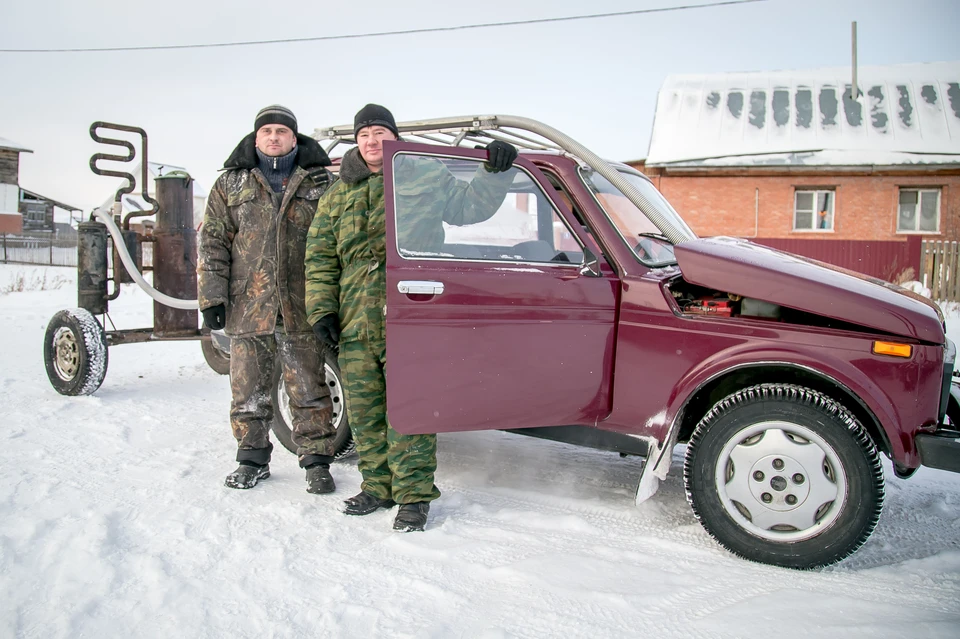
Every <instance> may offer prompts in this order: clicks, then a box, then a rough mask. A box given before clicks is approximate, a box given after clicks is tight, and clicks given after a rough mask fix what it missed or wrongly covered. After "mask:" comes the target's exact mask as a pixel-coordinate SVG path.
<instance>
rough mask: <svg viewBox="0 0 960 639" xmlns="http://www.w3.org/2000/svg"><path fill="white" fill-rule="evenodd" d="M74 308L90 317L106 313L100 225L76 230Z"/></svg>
mask: <svg viewBox="0 0 960 639" xmlns="http://www.w3.org/2000/svg"><path fill="white" fill-rule="evenodd" d="M77 304H78V305H79V306H80V308H85V309H87V310H88V311H90V313H92V314H93V315H102V314H103V313H106V312H107V227H106V226H104V225H103V224H101V223H100V222H81V223H80V224H79V225H78V227H77Z"/></svg>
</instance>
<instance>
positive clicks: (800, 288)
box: [674, 237, 944, 344]
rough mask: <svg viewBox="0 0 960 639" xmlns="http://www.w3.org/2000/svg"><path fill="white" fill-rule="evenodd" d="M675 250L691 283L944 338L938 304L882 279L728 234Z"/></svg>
mask: <svg viewBox="0 0 960 639" xmlns="http://www.w3.org/2000/svg"><path fill="white" fill-rule="evenodd" d="M674 251H675V253H676V257H677V263H678V264H679V265H680V270H681V271H682V272H683V278H684V279H685V280H686V281H687V282H690V283H691V284H696V285H698V286H704V287H707V288H713V289H717V290H720V291H725V292H727V293H735V294H737V295H742V296H744V297H751V298H754V299H758V300H763V301H765V302H772V303H774V304H779V305H780V306H787V307H790V308H795V309H798V310H802V311H807V312H809V313H815V314H817V315H822V316H824V317H829V318H831V319H836V320H842V321H844V322H849V323H851V324H858V325H861V326H865V327H868V328H872V329H874V330H877V331H882V332H884V333H888V334H891V335H899V336H902V337H910V338H914V339H918V340H922V341H925V342H930V343H934V344H943V343H944V334H943V327H942V324H941V317H940V313H939V310H938V309H937V306H936V305H935V304H933V302H931V301H930V300H927V299H926V298H924V297H921V296H919V295H916V294H914V293H911V292H909V291H907V290H905V289H903V288H900V287H899V286H894V285H893V284H889V283H887V282H884V281H882V280H878V279H874V278H871V277H867V276H865V275H860V274H858V273H854V272H853V271H848V270H846V269H842V268H839V267H836V266H832V265H830V264H825V263H823V262H819V261H817V260H812V259H809V258H805V257H800V256H798V255H793V254H791V253H784V252H783V251H778V250H776V249H772V248H768V247H766V246H761V245H759V244H754V243H753V242H748V241H747V240H740V239H734V238H729V237H713V238H702V239H696V240H691V241H689V242H683V243H682V244H678V245H676V246H675V247H674Z"/></svg>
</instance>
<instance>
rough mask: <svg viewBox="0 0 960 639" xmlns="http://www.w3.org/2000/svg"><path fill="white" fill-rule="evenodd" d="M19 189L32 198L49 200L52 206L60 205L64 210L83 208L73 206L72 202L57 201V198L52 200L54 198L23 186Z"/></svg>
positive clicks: (79, 209)
mask: <svg viewBox="0 0 960 639" xmlns="http://www.w3.org/2000/svg"><path fill="white" fill-rule="evenodd" d="M20 191H21V192H22V193H26V194H27V195H29V196H31V197H32V198H33V199H36V200H44V201H45V202H50V203H52V204H53V205H54V206H57V207H60V208H61V209H64V210H67V211H82V210H83V209H81V208H80V207H79V206H73V205H72V204H65V203H63V202H58V201H57V200H54V199H52V198H49V197H47V196H45V195H40V194H39V193H37V192H35V191H29V190H27V189H25V188H23V187H20Z"/></svg>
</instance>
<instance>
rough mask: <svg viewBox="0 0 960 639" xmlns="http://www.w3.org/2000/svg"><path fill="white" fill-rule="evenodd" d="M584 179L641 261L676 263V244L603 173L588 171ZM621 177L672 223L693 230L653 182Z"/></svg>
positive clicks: (648, 262)
mask: <svg viewBox="0 0 960 639" xmlns="http://www.w3.org/2000/svg"><path fill="white" fill-rule="evenodd" d="M580 175H581V178H582V179H583V181H584V184H586V185H587V188H589V189H590V191H591V193H593V195H594V197H596V199H597V202H598V203H599V204H600V208H602V209H603V211H604V213H605V214H606V216H607V217H608V218H609V219H610V222H611V223H613V225H614V226H615V227H616V228H617V230H618V231H619V232H620V236H621V237H622V238H623V240H624V241H625V242H626V243H627V245H628V246H629V247H630V249H631V250H632V251H633V253H634V255H636V256H637V259H639V260H640V261H641V262H643V263H644V264H647V265H650V266H660V265H664V264H673V263H676V257H675V256H674V253H673V244H672V243H671V242H670V240H668V239H667V238H666V237H664V235H663V234H662V232H661V230H660V229H659V228H657V226H656V225H655V224H654V223H653V222H652V221H651V220H650V219H649V218H648V217H647V216H646V215H645V214H644V213H643V211H641V210H640V209H638V208H637V207H636V205H635V204H633V202H631V201H630V200H628V199H627V198H626V196H624V195H623V193H621V192H620V190H619V189H617V188H616V187H615V186H613V185H612V184H610V182H609V181H608V180H607V179H606V178H605V177H603V176H602V175H600V174H599V173H597V172H595V171H593V170H591V169H587V168H585V169H581V173H580ZM621 175H623V177H624V178H626V179H627V180H629V182H630V184H632V185H633V186H634V187H635V188H637V189H638V190H639V191H640V192H641V193H642V194H643V196H644V197H646V198H647V200H648V201H649V202H650V203H651V204H652V205H653V206H655V207H656V208H657V211H658V212H660V214H661V215H663V216H664V217H665V218H667V219H668V220H670V221H671V222H672V223H673V224H674V225H675V226H676V228H680V229H686V230H689V227H688V226H687V225H686V223H685V222H684V221H683V220H682V219H681V218H680V215H679V214H678V213H677V212H676V211H675V210H674V209H673V207H672V206H670V203H669V202H667V200H666V199H665V198H664V197H663V196H662V195H661V194H660V192H659V191H657V189H656V188H655V187H654V186H653V184H651V183H650V182H649V180H646V179H644V178H643V177H641V176H639V175H635V174H633V173H629V172H626V171H621ZM690 234H691V235H692V234H693V232H692V231H690Z"/></svg>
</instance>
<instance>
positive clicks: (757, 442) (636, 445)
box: [316, 116, 960, 568]
mask: <svg viewBox="0 0 960 639" xmlns="http://www.w3.org/2000/svg"><path fill="white" fill-rule="evenodd" d="M399 128H400V132H401V136H402V137H403V140H404V141H401V142H391V143H386V144H385V145H384V149H385V152H384V155H385V182H386V201H387V216H386V218H387V222H386V224H387V228H386V233H387V255H386V268H387V305H386V307H385V308H384V309H383V311H384V313H385V315H386V320H387V351H388V352H389V354H390V356H389V359H388V362H387V370H388V374H387V383H388V389H389V391H388V395H387V396H388V411H389V414H390V419H391V423H392V425H393V427H394V428H396V429H397V430H398V431H400V432H403V433H443V432H455V431H469V430H482V429H502V430H508V431H511V432H516V433H523V434H528V435H533V436H536V437H542V438H547V439H553V440H559V441H564V442H571V443H574V444H579V445H584V446H590V447H594V448H599V449H606V450H611V451H616V452H619V453H624V454H630V455H640V456H643V457H644V458H646V463H645V464H644V467H643V471H642V476H641V478H640V481H639V490H638V494H637V501H638V502H640V501H642V500H643V499H646V498H647V497H649V496H650V495H652V494H653V493H654V491H655V490H656V487H657V484H658V482H659V481H660V480H662V479H664V478H665V477H666V475H667V473H668V471H669V470H670V462H671V456H672V455H671V453H672V450H673V448H674V447H675V446H676V445H677V444H682V443H685V444H687V448H686V456H685V460H684V464H683V476H684V483H685V485H686V491H687V497H688V500H689V501H690V504H691V505H692V507H693V510H694V513H695V514H696V516H697V518H698V519H699V520H700V522H701V523H702V524H703V526H704V527H705V528H706V530H707V531H708V532H709V533H710V534H711V535H712V536H713V537H714V538H716V539H717V541H718V542H719V543H720V544H722V545H723V546H724V547H726V548H727V549H729V550H730V551H732V552H734V553H736V554H738V555H740V556H742V557H745V558H747V559H751V560H755V561H760V562H765V563H770V564H776V565H780V566H786V567H791V568H814V567H819V566H824V565H828V564H831V563H834V562H837V561H839V560H841V559H843V558H844V557H846V556H848V555H850V554H851V553H853V552H854V551H855V550H857V548H859V547H860V546H861V545H862V544H863V543H864V542H865V541H866V540H867V538H868V536H869V535H870V534H871V532H872V531H873V529H874V527H875V526H876V524H877V521H878V519H879V517H880V511H881V508H882V503H883V492H884V478H883V469H882V466H881V460H880V455H881V454H883V455H886V456H888V457H889V458H890V459H891V460H892V461H893V468H894V470H895V473H896V474H897V476H899V477H902V478H906V477H908V476H910V475H911V474H912V473H913V472H914V471H915V470H916V469H917V468H918V467H920V466H921V465H927V466H933V467H938V468H944V469H947V470H951V471H960V453H958V450H960V439H957V438H958V437H960V433H957V432H955V431H953V430H949V428H948V426H946V425H944V423H945V422H947V420H946V419H945V414H946V412H947V407H948V403H949V389H950V380H951V373H952V370H953V365H954V358H955V349H954V346H953V344H952V342H950V341H949V340H947V339H946V338H945V335H944V328H945V327H944V321H943V317H942V315H941V313H940V311H939V309H938V307H937V306H936V305H935V304H933V303H931V302H930V301H929V300H927V299H924V298H922V297H919V296H917V295H914V294H912V293H909V292H907V291H906V290H904V289H902V288H900V287H897V286H894V285H891V284H888V283H886V282H881V281H879V280H874V279H870V278H867V277H864V276H861V275H858V274H855V273H852V272H849V271H844V270H841V269H837V268H834V267H831V266H828V265H826V264H822V263H819V262H815V261H812V260H809V259H805V258H801V257H798V256H795V255H791V254H788V253H783V252H780V251H776V250H772V249H769V248H765V247H762V246H759V245H756V244H752V243H750V242H748V241H745V240H739V239H732V238H698V237H697V236H696V235H695V234H694V233H693V232H692V231H691V230H690V229H689V227H687V225H686V224H685V223H684V222H683V220H682V219H681V218H680V216H679V215H678V214H677V213H676V212H675V211H674V210H673V208H672V207H671V206H670V204H669V203H668V202H667V201H666V200H665V199H664V198H663V197H662V196H661V195H660V194H659V192H658V191H657V190H656V189H655V188H654V187H653V185H652V184H651V182H650V181H649V180H648V179H647V178H646V177H644V176H643V175H642V174H640V173H638V172H637V171H635V170H633V169H631V168H630V167H627V166H625V165H619V164H611V163H607V162H604V161H602V160H600V159H599V158H597V157H596V156H595V155H594V154H592V153H591V152H590V151H589V150H587V149H585V148H584V147H582V146H581V145H579V144H578V143H576V142H575V141H573V140H571V139H570V138H568V137H566V136H565V135H563V134H562V133H560V132H558V131H556V130H554V129H551V128H549V127H547V126H545V125H543V124H541V123H539V122H536V121H533V120H528V119H524V118H516V117H510V116H489V117H476V118H454V119H445V120H433V121H422V122H418V123H405V124H404V123H401V124H400V126H399ZM316 136H317V137H318V138H321V139H330V140H333V141H334V142H333V144H332V145H330V146H329V147H328V148H332V146H335V145H336V144H337V143H340V142H345V141H350V140H351V138H352V127H349V126H345V127H334V128H331V129H318V130H317V132H316ZM491 139H503V140H507V141H510V142H512V143H514V144H516V145H517V146H520V147H523V151H522V153H521V155H520V157H519V159H518V160H517V161H516V163H515V166H514V168H513V169H511V172H512V173H513V182H512V186H511V188H510V191H509V193H508V195H507V197H506V199H505V200H504V202H503V204H502V205H501V207H500V209H499V210H498V211H497V213H496V214H495V215H494V216H493V217H492V218H490V219H489V220H487V221H485V222H481V223H479V224H474V225H471V226H459V227H458V226H448V225H444V232H445V243H444V244H443V246H442V247H441V248H439V250H436V251H431V252H423V251H422V250H419V251H418V250H414V249H412V248H411V247H409V246H405V245H404V243H405V241H406V240H405V239H399V238H408V237H409V236H410V233H409V232H405V231H406V230H407V229H405V228H404V225H405V223H406V222H405V220H406V219H408V216H406V215H405V209H404V207H405V206H406V204H405V202H404V197H403V193H404V192H405V191H407V190H408V189H410V188H414V189H417V190H418V192H420V191H422V190H423V188H424V185H411V184H405V183H403V181H402V178H398V177H397V175H395V173H394V170H393V167H394V166H395V163H396V162H398V161H401V159H402V161H405V162H408V161H418V162H442V163H443V164H444V165H445V166H446V168H447V169H448V170H449V171H450V172H451V173H453V174H454V175H455V176H456V177H458V178H460V179H464V180H469V179H471V176H472V175H473V174H474V172H475V171H476V169H477V167H478V165H479V163H481V162H483V160H484V152H483V151H481V150H476V149H475V148H474V147H475V146H476V145H477V144H483V143H485V142H489V141H490V140H491ZM420 140H423V141H426V142H427V144H424V143H422V142H420ZM438 142H439V143H446V144H447V146H440V145H438V144H437V143H438ZM411 173H416V172H410V171H404V172H402V173H401V174H402V175H409V174H411ZM398 180H400V181H398ZM427 186H429V185H427ZM421 197H422V195H421ZM438 197H441V195H440V194H438Z"/></svg>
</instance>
